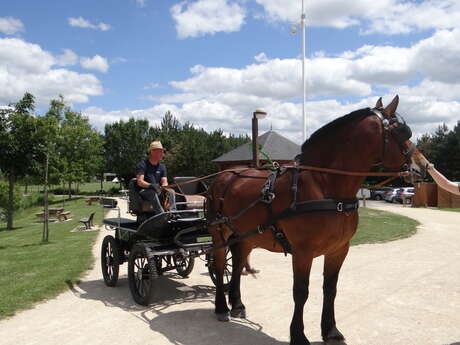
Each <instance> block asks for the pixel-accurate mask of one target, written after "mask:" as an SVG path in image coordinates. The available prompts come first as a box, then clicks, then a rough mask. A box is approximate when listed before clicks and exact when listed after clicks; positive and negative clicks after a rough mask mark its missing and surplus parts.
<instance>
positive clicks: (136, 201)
mask: <svg viewBox="0 0 460 345" xmlns="http://www.w3.org/2000/svg"><path fill="white" fill-rule="evenodd" d="M140 189H141V188H140V187H139V186H138V185H137V180H136V178H132V179H131V181H129V192H128V209H129V212H130V213H133V214H141V213H153V206H152V204H151V203H150V202H148V201H147V200H144V199H142V197H141V196H140V194H139V191H140Z"/></svg>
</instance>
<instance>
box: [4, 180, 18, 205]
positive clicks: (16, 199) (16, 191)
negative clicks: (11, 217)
mask: <svg viewBox="0 0 460 345" xmlns="http://www.w3.org/2000/svg"><path fill="white" fill-rule="evenodd" d="M0 207H1V208H4V209H5V210H6V209H8V182H5V181H0ZM20 207H21V193H20V190H19V186H18V185H16V186H15V188H14V190H13V209H14V210H17V209H19V208H20Z"/></svg>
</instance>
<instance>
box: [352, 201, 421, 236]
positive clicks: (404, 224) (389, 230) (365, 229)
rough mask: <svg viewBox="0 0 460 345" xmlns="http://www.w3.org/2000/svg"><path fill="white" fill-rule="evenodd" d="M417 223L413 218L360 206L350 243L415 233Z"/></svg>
mask: <svg viewBox="0 0 460 345" xmlns="http://www.w3.org/2000/svg"><path fill="white" fill-rule="evenodd" d="M418 224H419V223H418V222H417V221H415V220H413V219H410V218H407V217H404V216H400V215H396V214H394V213H389V212H384V211H378V210H373V209H369V208H365V207H361V208H360V209H359V225H358V230H357V232H356V234H355V235H354V236H353V238H352V239H351V245H357V244H363V243H380V242H388V241H394V240H399V239H401V238H406V237H409V236H411V235H413V234H415V232H416V227H417V225H418Z"/></svg>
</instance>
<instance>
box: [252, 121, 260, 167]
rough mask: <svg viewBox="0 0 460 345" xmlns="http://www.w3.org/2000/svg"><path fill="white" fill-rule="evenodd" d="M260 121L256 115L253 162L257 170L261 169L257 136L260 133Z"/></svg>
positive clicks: (253, 135)
mask: <svg viewBox="0 0 460 345" xmlns="http://www.w3.org/2000/svg"><path fill="white" fill-rule="evenodd" d="M258 127H259V126H258V120H257V117H256V116H255V115H254V116H253V118H252V160H253V164H254V167H255V168H258V167H259V145H258V142H257V136H258V132H259V128H258Z"/></svg>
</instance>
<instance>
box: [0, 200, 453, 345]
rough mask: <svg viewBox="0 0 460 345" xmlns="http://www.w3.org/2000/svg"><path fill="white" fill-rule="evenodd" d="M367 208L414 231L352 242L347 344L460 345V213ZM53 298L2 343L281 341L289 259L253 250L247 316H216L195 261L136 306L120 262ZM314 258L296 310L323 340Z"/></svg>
mask: <svg viewBox="0 0 460 345" xmlns="http://www.w3.org/2000/svg"><path fill="white" fill-rule="evenodd" d="M368 206H370V207H373V208H377V209H382V210H385V211H391V212H395V213H399V214H402V215H405V216H408V217H411V218H414V219H416V220H418V221H419V222H420V223H421V225H420V227H419V228H418V232H417V234H416V235H414V236H412V237H410V238H407V239H404V240H399V241H395V242H390V243H385V244H374V245H359V246H355V247H352V249H351V250H350V253H349V255H348V258H347V259H346V261H345V264H344V267H343V269H342V272H341V275H340V279H339V286H338V294H337V300H336V318H337V324H338V327H339V328H340V330H341V331H342V332H343V333H344V335H345V336H346V338H347V344H348V345H454V344H455V345H460V248H459V246H460V213H455V212H446V211H437V210H431V209H415V208H409V207H402V206H400V205H392V204H387V203H384V202H370V203H369V205H368ZM110 233H111V232H110V231H106V230H101V233H100V236H99V237H98V242H97V243H96V245H95V247H94V255H95V257H96V258H97V260H96V263H95V266H94V269H93V270H92V271H90V272H89V273H88V274H87V275H86V276H85V278H84V279H82V282H81V283H80V284H79V285H78V286H74V287H71V288H70V289H69V290H68V291H67V292H64V293H62V294H61V295H59V296H58V297H57V298H55V299H53V300H50V301H47V302H45V303H42V304H39V305H37V306H36V307H35V308H34V309H31V310H27V311H24V312H21V313H19V314H18V315H16V316H15V317H13V318H10V319H7V320H3V321H1V322H0V339H1V341H0V343H1V344H3V345H10V344H11V345H26V344H40V345H53V344H56V345H64V344H75V345H77V344H78V345H84V344H90V345H93V344H94V345H96V344H101V345H102V344H104V345H113V344H130V345H131V344H139V345H140V344H142V345H149V344H152V345H164V344H176V345H179V344H183V345H224V344H225V345H237V344H239V345H240V344H244V345H287V344H288V343H289V341H288V337H289V323H290V320H291V316H292V311H293V302H292V297H291V285H292V273H291V262H290V257H289V256H288V257H284V255H282V254H273V253H269V252H266V251H263V250H255V251H254V252H253V256H252V262H253V264H254V265H255V266H256V267H257V268H259V269H261V271H262V272H261V273H260V274H259V275H258V277H257V279H254V278H253V277H251V276H249V277H243V281H242V293H243V301H244V302H245V304H246V307H247V311H248V319H247V320H235V321H232V322H230V323H220V322H217V321H215V319H214V314H213V297H214V287H213V285H212V282H211V280H210V278H209V276H208V274H207V269H206V267H205V265H204V263H203V262H202V261H200V260H198V261H197V262H196V265H195V269H194V271H193V272H192V274H191V275H190V278H188V279H182V278H180V277H178V276H176V275H174V274H172V273H171V274H166V276H165V277H162V278H160V279H159V281H158V285H159V289H161V292H162V294H163V299H162V302H161V303H157V304H155V305H152V306H150V307H148V308H146V307H141V306H138V305H136V304H135V303H134V302H133V300H132V298H131V296H130V293H129V288H128V282H127V279H126V265H123V266H122V267H121V278H120V280H119V284H118V286H117V287H115V288H109V287H106V286H105V285H104V283H103V281H102V277H101V273H100V268H99V250H100V245H101V242H102V238H103V237H104V236H105V235H107V234H110ZM321 268H322V258H319V259H317V260H316V261H315V263H314V267H313V270H312V275H311V283H310V298H309V300H308V302H307V305H306V308H305V316H304V320H305V330H306V335H307V337H308V338H309V339H310V341H311V342H312V344H314V345H319V344H322V342H321V341H320V340H321V336H320V313H321V305H322V288H321V286H322V279H321V276H322V272H321Z"/></svg>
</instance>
